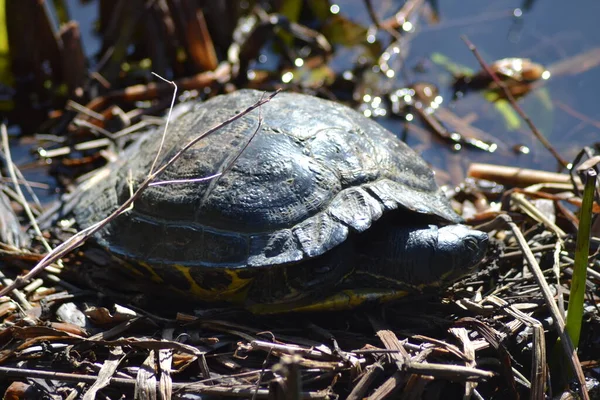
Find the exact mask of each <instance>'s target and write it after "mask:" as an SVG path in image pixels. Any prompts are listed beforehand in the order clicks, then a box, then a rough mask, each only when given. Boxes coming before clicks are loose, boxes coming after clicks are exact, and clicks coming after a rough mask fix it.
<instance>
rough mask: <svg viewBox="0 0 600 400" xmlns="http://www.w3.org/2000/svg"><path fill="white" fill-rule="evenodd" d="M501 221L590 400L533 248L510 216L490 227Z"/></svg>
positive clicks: (558, 311)
mask: <svg viewBox="0 0 600 400" xmlns="http://www.w3.org/2000/svg"><path fill="white" fill-rule="evenodd" d="M499 221H502V222H503V223H504V224H506V225H508V227H509V228H510V230H511V231H512V233H513V235H514V236H515V238H516V239H517V243H518V244H519V247H521V250H522V251H523V255H524V258H525V260H526V264H527V266H528V267H529V271H530V272H531V273H532V274H533V277H534V278H535V281H536V283H537V284H538V286H539V287H540V289H541V291H542V295H543V297H544V301H545V302H546V306H547V307H548V309H549V310H550V314H551V316H552V319H553V320H554V327H555V329H556V331H557V333H558V335H559V337H560V342H561V347H562V349H563V352H564V354H565V357H566V358H567V360H568V362H569V365H570V366H571V369H572V371H574V373H575V376H576V378H577V380H578V383H579V385H580V388H581V396H582V398H583V399H584V400H589V398H590V396H589V393H588V391H587V386H586V379H585V375H584V374H583V370H582V368H581V363H580V362H579V357H578V356H577V351H576V350H575V347H574V346H573V342H572V341H571V338H570V337H569V335H568V334H567V331H566V330H565V321H564V320H563V317H562V315H561V313H560V310H559V309H558V306H557V305H556V302H555V301H554V295H553V294H552V291H551V290H550V286H548V282H546V278H544V274H543V272H542V270H541V268H540V265H539V264H538V262H537V260H536V259H535V256H534V255H533V252H532V251H531V248H529V245H528V244H527V240H526V239H525V237H524V236H523V233H522V232H521V230H520V229H519V227H518V226H517V225H516V224H515V223H514V222H513V220H512V218H510V216H508V215H506V214H500V215H499V216H498V218H497V219H496V220H494V221H492V222H491V223H490V227H491V228H493V225H495V224H496V223H498V222H499Z"/></svg>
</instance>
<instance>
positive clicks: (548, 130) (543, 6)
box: [16, 0, 600, 182]
mask: <svg viewBox="0 0 600 400" xmlns="http://www.w3.org/2000/svg"><path fill="white" fill-rule="evenodd" d="M394 3H396V4H398V3H401V2H388V1H377V0H374V1H373V4H374V6H375V8H376V10H377V11H378V12H380V13H381V14H382V15H381V16H382V17H384V16H385V13H386V11H385V10H389V12H393V11H395V10H397V9H398V7H399V6H398V5H394ZM438 3H439V4H438V7H439V22H437V23H431V22H430V21H427V20H426V18H421V20H420V22H419V24H418V29H417V31H416V32H415V33H414V34H413V35H412V36H411V40H410V44H409V53H408V54H409V56H408V58H407V60H406V62H405V68H406V74H405V76H408V77H409V79H410V80H411V81H421V80H423V81H430V82H433V83H435V84H436V85H437V86H438V87H439V88H440V90H441V94H442V95H444V98H445V101H444V103H443V106H444V107H447V108H449V109H450V111H452V112H453V113H455V114H457V115H458V116H459V117H462V118H467V119H469V121H470V123H471V124H472V126H474V127H476V128H479V129H480V130H482V131H484V132H486V133H488V134H489V136H488V137H487V139H490V140H493V141H495V142H497V143H498V146H499V148H498V151H496V152H495V153H493V154H490V153H485V152H481V151H475V150H464V149H463V150H462V151H459V152H455V151H452V150H451V149H450V147H449V146H448V145H447V144H442V143H437V142H435V141H434V144H431V143H430V140H427V138H425V139H424V138H423V136H416V135H409V136H408V138H407V141H408V142H409V144H411V145H412V146H414V147H415V148H416V149H417V150H418V151H420V152H422V154H423V156H424V157H425V158H426V159H427V161H429V162H430V163H432V164H433V165H434V166H435V167H437V168H438V169H440V174H439V176H440V180H441V181H442V182H448V181H454V182H456V181H457V180H460V179H461V178H462V177H463V176H464V174H465V171H466V168H467V167H468V165H469V163H471V162H488V163H496V164H505V165H513V166H519V167H531V168H540V169H546V170H556V168H557V163H556V162H555V160H554V159H553V157H552V156H551V155H550V154H549V153H548V151H547V150H546V149H544V148H543V146H541V145H540V144H539V143H538V142H537V140H536V139H535V138H534V137H533V135H532V134H531V133H530V132H529V130H528V129H527V127H526V125H525V124H524V123H523V122H522V121H521V123H520V126H515V125H514V123H513V126H509V124H508V123H507V119H506V118H505V117H504V116H503V114H502V113H500V112H499V111H498V107H497V106H496V105H495V104H493V103H490V102H488V101H486V100H484V98H483V95H481V94H478V93H473V94H469V95H467V96H466V97H464V98H462V99H460V100H458V101H455V102H451V101H450V97H451V96H450V94H451V92H450V85H451V81H452V74H451V73H450V72H449V71H448V68H447V66H446V65H444V64H442V63H440V62H439V61H437V60H438V59H440V58H446V59H447V60H449V61H450V62H451V63H453V64H456V65H459V66H463V67H468V68H471V69H473V70H478V69H479V65H478V63H477V61H476V59H475V57H474V56H473V55H472V53H471V52H470V51H469V50H468V49H467V47H466V45H465V44H464V42H463V41H462V40H461V39H460V37H461V35H466V36H468V38H469V39H470V40H471V41H472V42H473V43H474V44H475V45H476V46H477V48H478V49H479V51H480V52H481V54H482V55H483V56H484V58H485V59H486V60H487V61H488V62H492V61H494V60H497V59H501V58H505V57H524V58H530V59H532V60H533V61H535V62H537V63H541V64H543V65H544V66H545V67H547V68H549V69H550V70H551V71H552V72H553V75H552V77H551V78H550V79H549V80H548V81H545V82H544V83H542V84H541V85H540V86H539V87H538V88H537V89H536V90H534V91H533V92H532V93H530V94H529V95H528V96H527V97H526V98H524V99H522V100H520V104H521V106H522V107H523V109H524V110H525V111H526V112H527V113H528V115H529V116H530V117H531V119H532V120H533V121H534V123H535V124H536V125H537V126H538V128H539V129H540V130H541V131H542V132H543V133H544V135H545V136H546V137H547V138H548V139H549V140H550V142H551V143H552V144H553V145H554V146H555V147H556V148H557V149H558V151H559V152H560V153H561V155H562V156H563V157H564V158H566V159H567V160H572V159H573V157H574V156H575V155H576V154H577V152H578V151H579V150H580V149H581V148H582V146H585V145H590V144H593V143H594V142H596V141H600V140H599V139H600V95H599V91H600V68H599V67H598V66H597V64H598V63H599V62H598V61H594V60H592V59H591V58H592V57H591V56H589V57H587V58H584V59H583V61H579V62H575V63H573V65H571V66H567V67H566V68H559V69H556V68H554V67H556V66H557V65H558V66H560V64H558V63H561V62H562V63H564V62H568V61H569V60H570V59H571V58H573V57H575V56H577V55H581V54H585V53H588V54H592V55H593V54H595V55H596V57H597V58H598V53H600V27H599V21H598V16H600V2H599V1H598V0H580V1H578V2H567V1H559V0H544V1H534V2H522V1H516V0H502V1H499V0H495V1H481V0H439V2H438ZM66 4H67V5H68V8H69V13H70V17H71V18H72V19H74V20H77V21H78V22H79V23H80V27H81V32H82V39H83V43H84V46H85V52H86V54H87V55H88V56H89V57H94V56H96V55H97V54H96V53H97V51H98V49H99V47H100V41H99V39H98V38H97V37H95V36H94V33H93V30H94V24H95V21H96V18H97V16H96V10H97V4H96V2H93V1H92V2H86V3H85V4H83V5H82V4H81V3H80V2H79V1H77V0H68V1H66ZM339 6H340V13H341V14H342V15H344V16H346V17H347V18H349V19H351V20H354V21H357V22H360V23H362V24H365V25H368V23H369V22H370V19H369V17H368V14H367V12H366V10H365V9H364V5H363V3H362V2H358V1H349V0H344V1H340V2H339ZM389 12H388V13H389ZM515 15H520V17H515ZM417 65H419V66H425V68H424V72H415V70H414V67H415V66H417ZM516 121H518V117H517V120H516ZM379 122H380V123H382V124H383V125H385V126H386V127H388V128H389V129H391V130H392V131H395V132H398V131H400V130H401V123H400V122H399V121H398V120H381V119H380V120H379ZM519 144H523V145H525V146H527V147H528V148H529V149H530V153H529V154H517V153H515V152H514V151H513V150H512V148H513V146H515V145H519ZM16 154H17V157H16V158H17V161H20V162H25V159H24V157H25V156H24V155H23V154H24V153H23V149H17V150H16ZM37 178H39V176H37Z"/></svg>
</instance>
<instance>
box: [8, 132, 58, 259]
mask: <svg viewBox="0 0 600 400" xmlns="http://www.w3.org/2000/svg"><path fill="white" fill-rule="evenodd" d="M0 134H1V135H2V147H3V148H4V154H5V155H6V168H7V169H8V174H9V175H10V178H11V179H12V181H13V183H14V185H15V191H16V192H17V194H18V196H19V198H20V199H21V204H22V205H23V210H25V214H27V218H29V222H30V223H31V226H32V227H33V230H34V231H35V234H36V235H37V236H38V238H39V240H40V241H41V242H42V244H43V245H44V247H45V248H46V251H52V247H50V244H48V241H47V240H46V239H45V238H44V235H43V234H42V231H41V230H40V227H39V225H38V224H37V221H36V220H35V216H34V215H33V212H32V211H31V208H30V207H29V204H28V203H27V199H26V198H25V195H24V194H23V191H22V190H21V185H19V183H18V181H17V174H16V172H15V166H14V164H13V162H12V157H11V154H10V146H9V144H8V132H7V130H6V124H2V125H0Z"/></svg>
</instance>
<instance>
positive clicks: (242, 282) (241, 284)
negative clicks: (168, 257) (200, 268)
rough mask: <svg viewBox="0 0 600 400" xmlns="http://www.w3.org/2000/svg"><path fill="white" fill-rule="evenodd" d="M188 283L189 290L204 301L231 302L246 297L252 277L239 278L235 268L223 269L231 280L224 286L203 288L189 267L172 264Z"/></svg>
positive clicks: (236, 301) (239, 300) (239, 301)
mask: <svg viewBox="0 0 600 400" xmlns="http://www.w3.org/2000/svg"><path fill="white" fill-rule="evenodd" d="M173 267H174V268H175V269H177V270H178V271H179V272H180V273H181V274H182V275H183V276H184V277H185V278H186V279H187V281H188V282H189V283H190V286H191V287H190V289H189V292H190V293H191V294H192V295H194V296H196V297H197V298H198V299H200V300H204V301H227V302H232V303H241V302H243V301H244V300H245V299H246V295H247V293H248V289H249V287H250V283H251V282H252V281H253V280H254V278H241V277H240V276H239V274H238V273H237V271H236V270H234V269H224V270H222V272H223V273H224V274H226V275H228V276H229V277H230V278H231V282H230V283H229V285H228V286H227V287H226V288H204V287H202V286H200V285H198V282H196V280H195V279H194V278H193V277H192V275H191V273H190V269H191V268H193V267H186V266H184V265H178V264H175V265H173Z"/></svg>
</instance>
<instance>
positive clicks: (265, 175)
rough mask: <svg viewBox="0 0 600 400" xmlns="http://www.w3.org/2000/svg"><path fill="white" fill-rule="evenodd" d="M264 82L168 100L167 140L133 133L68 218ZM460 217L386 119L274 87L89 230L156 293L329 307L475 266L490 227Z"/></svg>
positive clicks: (118, 194)
mask: <svg viewBox="0 0 600 400" xmlns="http://www.w3.org/2000/svg"><path fill="white" fill-rule="evenodd" d="M262 96H264V92H260V91H256V90H251V89H243V90H238V91H236V92H233V93H230V94H225V95H220V96H216V97H213V98H211V99H209V100H206V101H192V102H187V103H183V104H182V105H180V106H178V107H179V108H176V109H175V111H174V114H178V115H177V116H176V117H175V118H172V120H171V121H170V124H169V127H168V130H167V132H166V136H164V139H163V128H162V127H159V128H157V129H154V130H153V131H151V132H148V133H147V134H145V135H143V136H142V137H141V138H140V139H138V140H137V141H135V142H134V143H133V144H132V145H131V146H129V147H128V148H127V149H126V150H125V151H124V152H123V153H122V155H121V156H120V157H118V158H117V160H116V161H114V162H112V163H110V164H109V165H108V166H107V167H105V168H106V169H105V171H106V173H105V174H103V175H102V178H101V179H96V180H92V181H90V182H88V183H87V185H85V186H84V187H82V188H81V189H80V190H79V191H78V195H77V196H76V202H75V204H74V205H73V216H74V218H75V221H76V223H77V224H78V226H79V227H80V228H87V227H89V226H91V225H93V224H95V223H97V222H98V221H100V220H102V219H103V218H105V217H106V216H107V215H109V214H110V213H111V212H112V211H113V210H115V209H116V208H117V207H118V206H119V205H120V204H122V203H123V202H124V201H126V200H127V198H128V197H129V196H130V193H131V190H132V189H133V190H135V189H136V188H137V187H138V186H139V184H140V182H142V181H143V180H144V179H145V178H146V176H147V174H148V172H149V171H150V169H151V167H152V165H154V163H155V162H156V165H161V164H162V163H164V162H166V160H169V159H170V158H171V157H172V156H173V155H174V154H176V153H177V152H178V151H179V150H180V148H181V147H182V146H183V145H184V144H186V143H187V142H189V141H190V140H191V139H192V138H194V137H197V136H198V135H200V134H201V133H202V132H204V131H206V130H207V129H208V128H211V127H213V126H216V125H217V124H219V123H222V122H223V121H225V120H226V119H228V118H230V117H232V116H234V115H235V114H237V113H239V112H241V111H243V110H245V109H246V108H247V107H248V106H249V105H252V104H253V103H255V102H256V101H258V100H259V99H261V98H262ZM157 154H158V156H157ZM155 159H156V161H155ZM128 176H129V177H128ZM211 176H212V177H213V178H207V177H211ZM198 178H207V179H204V180H199V179H198ZM131 186H133V188H132V187H131ZM462 222H463V221H462V218H461V217H460V216H459V215H458V214H457V213H456V212H455V211H454V210H453V209H452V207H451V205H450V202H449V201H448V199H447V198H446V197H445V195H444V193H443V192H442V190H441V189H440V188H439V187H438V186H437V184H436V183H435V180H434V173H433V171H432V169H431V168H430V167H429V166H428V164H427V163H426V162H425V161H424V160H423V159H422V158H421V157H420V156H419V155H418V154H417V153H416V152H415V151H413V150H412V149H411V148H410V147H409V146H408V145H406V144H405V143H404V142H402V141H401V140H400V139H399V138H397V137H396V136H395V135H394V134H393V133H391V132H390V131H388V130H387V129H385V128H383V127H382V126H381V125H379V124H378V123H377V122H375V121H373V120H371V119H369V118H367V117H365V116H363V115H362V114H360V113H358V112H357V111H355V110H353V109H352V108H350V107H347V106H345V105H342V104H339V103H337V102H333V101H330V100H325V99H321V98H317V97H314V96H310V95H305V94H298V93H287V92H282V93H279V94H277V95H276V96H275V97H274V98H273V99H272V100H271V101H270V102H268V103H266V104H264V105H262V106H261V107H260V109H259V111H258V112H257V111H254V112H252V113H249V114H247V115H245V116H243V117H241V118H240V119H238V120H236V121H234V122H233V123H231V124H229V125H227V126H225V127H223V128H221V129H219V130H217V131H215V132H214V133H212V134H211V135H208V136H206V137H204V138H203V139H202V140H200V141H199V142H197V143H196V144H195V145H194V146H192V147H191V148H190V149H189V150H187V151H186V152H185V153H183V155H182V157H181V158H179V159H178V160H177V161H175V162H174V163H173V164H172V165H170V166H169V167H168V168H166V170H165V171H164V172H163V173H162V174H161V175H160V176H159V177H158V183H156V184H155V185H153V186H151V187H148V188H147V189H146V190H145V191H144V192H142V194H141V196H140V197H139V198H138V199H137V200H136V201H135V203H134V206H133V208H132V209H130V210H128V211H126V212H125V213H123V214H121V215H119V216H118V217H117V218H115V219H114V220H112V221H111V222H110V223H109V224H108V225H106V226H105V227H104V228H103V229H101V230H100V231H99V232H97V233H96V234H95V236H94V237H93V241H94V242H95V243H96V244H97V245H99V246H100V247H101V248H104V249H106V250H108V252H109V253H110V254H111V255H112V256H113V257H114V258H115V259H116V260H119V262H121V263H122V265H125V266H126V267H127V268H128V269H129V270H131V271H133V272H134V273H135V274H136V276H140V279H145V280H149V281H153V282H155V283H157V284H158V285H159V286H158V287H159V288H165V290H164V291H163V290H162V289H161V290H158V291H155V292H153V293H152V296H158V297H160V296H163V295H164V296H168V295H167V293H168V292H169V291H173V292H177V293H179V294H183V295H184V296H186V298H188V299H190V300H197V301H198V302H200V303H213V304H215V303H224V304H227V305H236V306H241V307H245V308H247V309H249V310H251V311H252V312H256V313H272V312H273V313H276V312H287V311H313V310H341V309H351V308H354V307H356V306H358V305H360V304H363V303H373V302H382V301H387V300H390V299H396V298H399V297H403V296H405V295H407V294H410V293H415V292H424V291H428V290H435V291H439V289H440V288H442V287H444V285H447V284H449V283H451V282H453V281H455V280H457V279H458V278H459V277H461V276H464V275H465V274H467V273H469V272H470V271H472V270H473V268H474V267H475V266H476V265H477V264H478V263H479V262H480V261H481V259H482V258H483V257H484V254H485V251H486V246H487V241H488V236H487V234H485V233H484V232H481V231H478V230H473V229H470V228H468V227H467V226H465V225H463V224H462ZM117 284H118V283H117ZM166 288H169V290H166Z"/></svg>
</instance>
